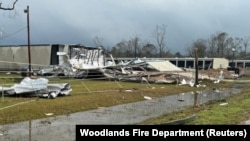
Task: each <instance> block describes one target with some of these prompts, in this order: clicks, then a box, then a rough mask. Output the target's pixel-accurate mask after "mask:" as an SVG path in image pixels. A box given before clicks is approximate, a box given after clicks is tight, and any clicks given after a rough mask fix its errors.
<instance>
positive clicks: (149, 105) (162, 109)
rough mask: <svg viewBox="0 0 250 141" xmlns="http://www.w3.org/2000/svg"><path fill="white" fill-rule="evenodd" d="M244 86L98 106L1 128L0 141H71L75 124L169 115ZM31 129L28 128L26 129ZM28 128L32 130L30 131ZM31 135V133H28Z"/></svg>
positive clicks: (128, 121)
mask: <svg viewBox="0 0 250 141" xmlns="http://www.w3.org/2000/svg"><path fill="white" fill-rule="evenodd" d="M243 87H244V84H240V83H239V84H235V85H234V87H233V88H232V89H227V90H216V89H215V90H212V91H208V92H206V91H198V92H190V93H182V94H177V95H171V96H165V97H161V98H153V99H150V100H146V99H145V100H144V101H140V102H135V103H129V104H123V105H117V106H112V107H100V108H99V109H96V110H90V111H84V112H79V113H73V114H69V115H63V116H57V117H48V118H44V119H38V120H32V121H26V122H20V123H16V124H8V125H3V126H0V140H1V141H5V140H6V141H10V140H13V141H14V140H15V141H16V140H19V141H27V140H29V139H30V138H31V140H35V141H44V140H53V141H57V140H60V141H64V140H65V141H71V140H72V141H73V140H75V125H104V124H107V125H115V124H117V125H128V124H137V123H139V122H142V121H144V120H147V119H150V118H155V117H159V116H161V115H164V114H170V113H172V112H175V111H179V110H182V109H185V108H188V107H191V106H193V105H194V104H195V103H197V104H205V103H207V102H209V101H213V100H223V99H224V98H225V97H229V96H231V95H234V94H238V93H239V92H240V91H241V89H242V88H243ZM29 127H31V128H29ZM29 129H31V130H29ZM30 133H31V134H30Z"/></svg>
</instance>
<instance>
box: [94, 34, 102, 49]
mask: <svg viewBox="0 0 250 141" xmlns="http://www.w3.org/2000/svg"><path fill="white" fill-rule="evenodd" d="M93 40H94V42H95V45H96V47H101V46H102V41H103V38H100V37H98V36H95V38H94V39H93Z"/></svg>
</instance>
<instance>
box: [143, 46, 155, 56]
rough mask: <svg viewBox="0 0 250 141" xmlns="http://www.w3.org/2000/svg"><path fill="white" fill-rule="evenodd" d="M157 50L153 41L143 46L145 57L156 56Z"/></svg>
mask: <svg viewBox="0 0 250 141" xmlns="http://www.w3.org/2000/svg"><path fill="white" fill-rule="evenodd" d="M156 52H157V50H156V47H155V45H153V44H151V43H147V44H146V45H144V46H143V47H142V54H143V55H144V57H154V56H155V54H156Z"/></svg>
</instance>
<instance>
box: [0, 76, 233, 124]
mask: <svg viewBox="0 0 250 141" xmlns="http://www.w3.org/2000/svg"><path fill="white" fill-rule="evenodd" d="M12 77H13V78H12ZM48 79H49V83H69V84H70V86H71V87H72V92H71V93H70V95H68V96H62V97H57V98H55V99H46V98H37V97H18V96H15V97H3V96H2V97H1V100H0V124H6V123H15V122H20V121H26V120H33V119H39V118H44V117H46V115H45V114H46V113H54V115H53V116H57V115H69V114H71V113H75V112H80V111H86V110H91V109H97V108H99V107H108V106H113V105H118V104H123V103H130V102H135V101H141V100H144V97H143V96H150V97H153V98H155V97H161V96H165V95H171V94H178V93H182V92H190V91H194V90H197V89H198V90H202V89H205V88H203V87H201V88H193V87H189V86H186V85H184V86H179V85H176V84H147V83H140V82H116V81H109V80H88V79H72V78H48ZM0 80H1V82H2V84H3V85H4V86H7V84H8V86H11V85H14V84H15V83H20V82H21V80H22V78H20V77H19V76H18V75H16V76H15V75H11V76H9V75H7V77H6V75H3V76H2V78H0ZM206 83H207V82H206ZM221 85H228V84H226V83H225V84H221ZM126 90H132V92H126ZM24 102H26V103H24Z"/></svg>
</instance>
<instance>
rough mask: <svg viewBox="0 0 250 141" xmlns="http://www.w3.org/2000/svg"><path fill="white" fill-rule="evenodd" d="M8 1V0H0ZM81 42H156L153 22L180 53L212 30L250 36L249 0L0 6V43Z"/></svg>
mask: <svg viewBox="0 0 250 141" xmlns="http://www.w3.org/2000/svg"><path fill="white" fill-rule="evenodd" d="M1 1H2V2H3V4H2V6H5V4H9V5H10V1H14V0H0V2H1ZM28 5H29V9H30V37H31V38H30V40H31V44H79V43H80V44H83V45H86V46H95V44H94V41H93V39H94V38H95V37H99V39H102V40H101V41H102V44H103V46H104V47H113V46H115V45H116V44H117V43H118V42H121V41H123V40H129V39H131V38H134V37H135V36H138V37H139V38H140V39H141V41H142V42H144V41H147V42H150V43H153V44H155V38H154V36H153V32H154V31H155V28H156V26H157V25H166V26H167V28H166V48H168V49H170V51H171V52H172V53H175V52H177V51H179V52H181V53H184V52H185V48H187V47H188V46H190V45H191V44H192V42H193V41H195V40H197V39H199V38H203V39H208V38H209V37H210V36H211V35H213V34H215V33H217V32H227V33H228V34H229V35H230V36H232V37H241V38H243V37H246V36H250V30H249V28H250V18H249V17H248V15H249V13H250V0H19V1H18V3H17V5H16V10H15V11H3V10H0V45H6V44H8V45H13V44H27V28H25V27H26V25H27V18H26V17H27V15H26V14H25V13H24V12H23V10H24V9H26V8H27V6H28Z"/></svg>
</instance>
